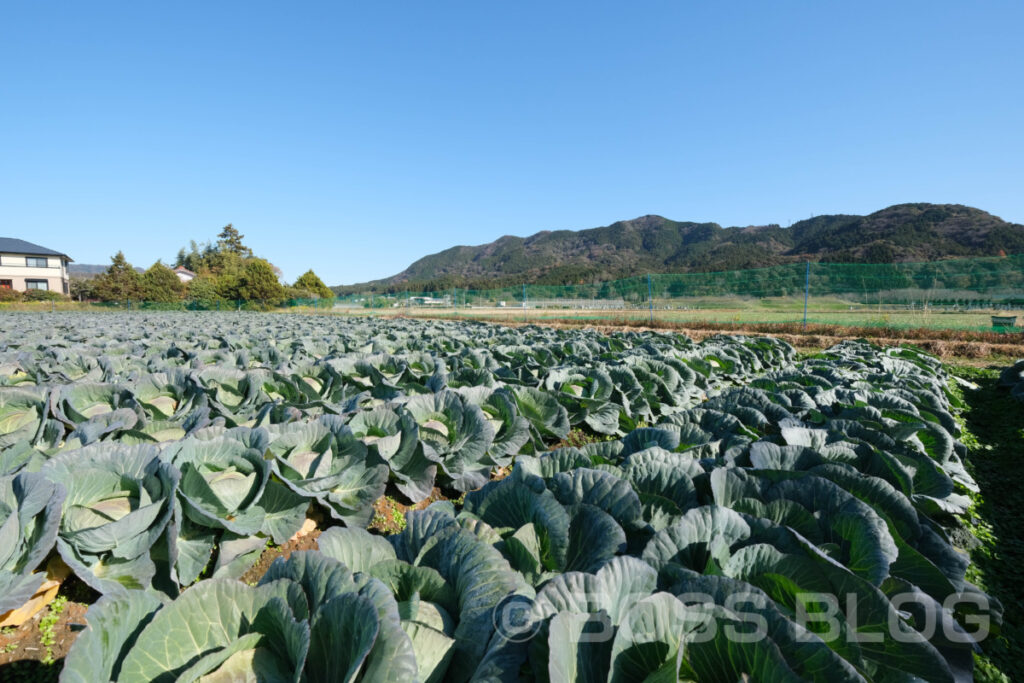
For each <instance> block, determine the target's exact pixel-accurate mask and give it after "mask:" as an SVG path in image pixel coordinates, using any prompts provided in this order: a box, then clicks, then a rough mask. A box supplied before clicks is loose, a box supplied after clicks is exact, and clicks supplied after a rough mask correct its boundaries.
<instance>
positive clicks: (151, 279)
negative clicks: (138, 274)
mask: <svg viewBox="0 0 1024 683" xmlns="http://www.w3.org/2000/svg"><path fill="white" fill-rule="evenodd" d="M141 293H142V298H143V299H144V300H145V301H159V302H161V303H169V302H172V301H181V297H182V295H183V294H184V293H185V283H183V282H182V281H181V280H179V279H178V276H177V275H175V274H174V271H173V270H171V269H170V268H168V267H167V266H165V265H164V264H162V263H160V262H159V261H157V262H156V263H154V264H153V265H152V266H150V267H149V270H147V271H146V272H145V273H143V274H142V278H141Z"/></svg>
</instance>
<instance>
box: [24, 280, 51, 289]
mask: <svg viewBox="0 0 1024 683" xmlns="http://www.w3.org/2000/svg"><path fill="white" fill-rule="evenodd" d="M49 288H50V283H49V282H48V281H46V280H25V289H49Z"/></svg>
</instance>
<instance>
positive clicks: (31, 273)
mask: <svg viewBox="0 0 1024 683" xmlns="http://www.w3.org/2000/svg"><path fill="white" fill-rule="evenodd" d="M26 256H27V257H29V258H44V257H42V256H36V255H34V254H7V253H3V254H0V280H10V281H11V286H12V288H13V289H16V290H18V291H19V292H23V291H25V280H46V281H47V283H48V286H49V288H50V291H53V292H58V293H64V283H66V282H67V279H68V272H67V266H66V265H65V263H64V260H63V259H62V258H60V257H58V256H46V257H45V258H46V260H47V263H49V264H51V265H50V266H49V267H47V268H36V267H28V266H25V265H18V264H19V263H21V264H24V263H25V257H26ZM12 262H13V263H12ZM53 264H56V265H53Z"/></svg>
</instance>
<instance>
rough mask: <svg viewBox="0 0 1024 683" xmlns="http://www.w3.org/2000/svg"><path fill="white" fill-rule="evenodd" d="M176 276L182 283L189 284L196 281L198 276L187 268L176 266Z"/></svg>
mask: <svg viewBox="0 0 1024 683" xmlns="http://www.w3.org/2000/svg"><path fill="white" fill-rule="evenodd" d="M174 274H175V275H177V276H178V279H179V280H181V281H182V282H185V283H189V282H192V281H193V280H195V279H196V274H195V273H193V272H192V271H191V270H189V269H188V268H186V267H185V266H175V268H174Z"/></svg>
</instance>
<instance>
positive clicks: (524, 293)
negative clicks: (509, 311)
mask: <svg viewBox="0 0 1024 683" xmlns="http://www.w3.org/2000/svg"><path fill="white" fill-rule="evenodd" d="M523 322H524V323H525V322H526V283H525V282H524V283H523Z"/></svg>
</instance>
